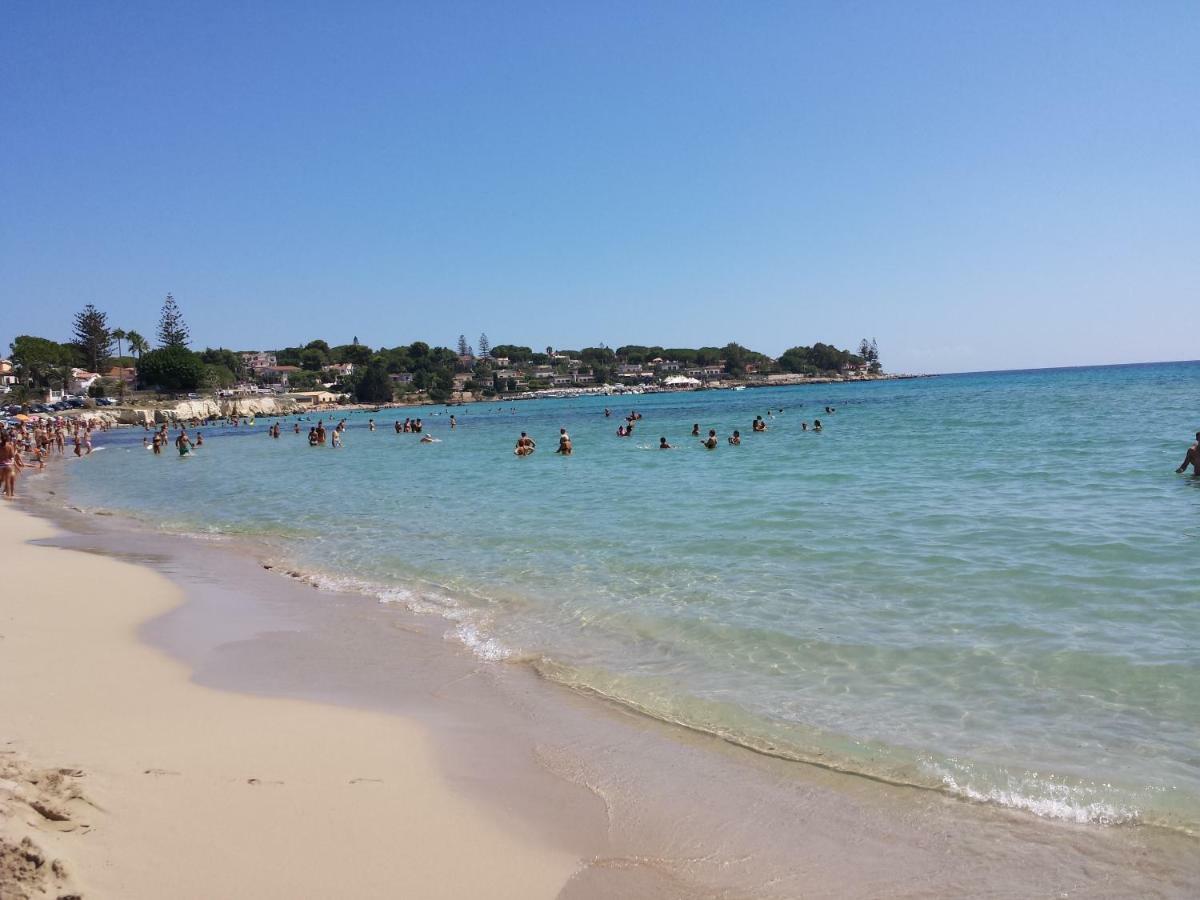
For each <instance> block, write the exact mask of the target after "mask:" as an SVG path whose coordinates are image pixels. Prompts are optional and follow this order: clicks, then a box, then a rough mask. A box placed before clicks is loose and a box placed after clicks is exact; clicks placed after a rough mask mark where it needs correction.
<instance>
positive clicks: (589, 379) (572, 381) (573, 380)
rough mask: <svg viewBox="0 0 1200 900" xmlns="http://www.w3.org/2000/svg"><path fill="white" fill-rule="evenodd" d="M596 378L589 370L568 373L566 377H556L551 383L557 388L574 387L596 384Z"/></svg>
mask: <svg viewBox="0 0 1200 900" xmlns="http://www.w3.org/2000/svg"><path fill="white" fill-rule="evenodd" d="M595 381H596V377H595V376H594V375H593V374H592V372H591V370H590V369H589V370H588V371H586V372H568V373H566V374H565V375H555V376H553V377H552V378H551V379H550V383H551V384H552V385H554V386H555V387H572V386H573V385H577V384H594V383H595Z"/></svg>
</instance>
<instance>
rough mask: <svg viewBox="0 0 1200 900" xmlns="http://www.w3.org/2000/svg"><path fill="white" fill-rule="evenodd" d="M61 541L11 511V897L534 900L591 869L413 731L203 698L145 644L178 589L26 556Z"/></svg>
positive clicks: (1, 813)
mask: <svg viewBox="0 0 1200 900" xmlns="http://www.w3.org/2000/svg"><path fill="white" fill-rule="evenodd" d="M52 535H53V529H52V528H51V527H50V526H49V525H48V524H47V523H45V522H43V521H41V520H39V519H35V518H33V517H32V516H29V515H27V514H24V513H22V512H20V511H19V510H18V509H16V508H13V507H12V506H10V505H9V504H4V506H3V507H0V559H2V560H3V567H4V581H3V587H2V588H0V685H3V689H2V690H0V838H3V842H4V845H5V846H4V849H3V850H2V851H0V872H5V873H7V875H6V874H0V896H3V897H5V898H8V897H9V896H10V895H11V896H13V897H19V896H21V893H20V892H19V891H20V890H21V889H19V888H17V887H15V884H16V882H15V881H14V880H13V879H15V878H20V879H21V880H22V882H21V883H23V884H25V885H26V887H25V888H24V890H25V891H26V892H27V893H28V895H29V896H32V897H41V896H47V897H62V896H69V895H71V894H72V893H73V892H75V891H79V892H81V893H82V894H83V896H85V897H87V898H92V897H113V898H116V897H120V898H129V900H137V898H156V900H158V898H163V897H173V898H190V897H196V898H201V897H203V898H212V897H223V898H234V897H255V898H269V897H288V898H295V897H414V898H437V897H491V898H500V897H520V898H536V897H552V896H555V895H556V894H557V893H558V892H559V890H560V889H561V888H562V886H563V885H564V884H565V882H566V881H567V880H568V878H569V877H570V876H571V874H572V872H574V871H575V870H576V869H577V867H578V862H579V861H578V860H577V859H576V858H575V857H574V856H572V855H571V854H570V853H567V852H565V851H561V850H556V849H552V848H550V847H547V846H545V845H544V842H542V841H539V840H538V839H536V838H535V837H534V836H533V835H532V834H530V833H529V832H528V831H526V830H525V829H524V828H523V827H522V826H521V824H520V823H519V821H518V820H516V819H508V818H505V817H504V814H503V813H502V812H497V811H496V810H495V809H494V808H492V807H490V806H489V807H487V808H485V807H483V806H481V805H479V804H477V803H475V802H473V801H472V800H471V799H470V798H468V797H465V796H463V795H461V794H460V793H458V792H456V791H455V790H453V789H452V788H451V787H450V786H449V785H448V784H447V782H446V780H445V779H444V777H443V776H442V775H441V774H440V772H439V768H438V765H437V759H436V757H435V749H434V744H433V743H432V741H431V739H430V737H429V735H428V733H427V732H426V731H425V730H424V729H423V727H421V726H419V725H417V724H415V723H413V722H410V721H409V720H407V719H404V718H400V717H397V716H391V715H384V714H378V713H372V712H365V711H359V710H352V709H345V708H340V707H333V706H325V705H320V704H316V703H307V702H303V701H295V700H285V699H269V698H260V697H251V696H245V695H241V694H234V693H226V692H221V691H215V690H211V689H208V688H204V687H201V686H198V685H196V684H194V683H192V682H191V681H190V680H189V672H188V670H187V668H186V667H184V666H183V665H181V664H179V663H177V662H175V661H173V660H171V659H169V658H167V657H166V656H164V655H163V654H161V653H160V652H158V651H156V650H154V649H152V648H150V647H148V646H146V645H145V644H143V643H141V642H140V641H139V640H138V638H137V636H136V629H137V627H138V625H140V624H141V623H142V622H144V621H146V620H147V619H149V618H151V617H153V616H156V615H159V614H161V613H163V612H164V611H166V610H168V609H170V608H172V607H173V606H175V605H177V604H179V603H181V602H182V599H183V598H182V595H181V592H180V591H179V590H178V589H177V588H176V587H175V586H174V585H172V584H171V583H170V582H168V581H166V580H165V579H164V578H163V577H161V576H160V575H158V574H156V573H154V572H152V571H150V570H148V569H144V568H140V567H137V566H133V565H130V564H127V563H124V562H120V561H117V560H114V559H110V558H108V557H104V556H99V555H94V554H86V553H80V552H76V551H71V550H65V549H61V548H57V547H50V546H36V545H30V544H28V543H26V542H27V541H30V540H37V539H44V538H48V537H51V536H52ZM22 841H24V844H22ZM56 861H57V862H56ZM5 878H8V879H9V880H8V882H7V883H6V882H5V880H4V879H5Z"/></svg>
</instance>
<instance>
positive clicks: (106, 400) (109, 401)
mask: <svg viewBox="0 0 1200 900" xmlns="http://www.w3.org/2000/svg"><path fill="white" fill-rule="evenodd" d="M96 405H97V406H116V405H117V401H116V400H114V399H113V398H112V397H97V398H96Z"/></svg>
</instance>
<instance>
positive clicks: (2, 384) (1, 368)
mask: <svg viewBox="0 0 1200 900" xmlns="http://www.w3.org/2000/svg"><path fill="white" fill-rule="evenodd" d="M16 383H17V376H16V375H15V374H14V372H13V364H12V360H11V359H0V394H7V393H8V392H9V391H10V390H12V386H13V385H14V384H16Z"/></svg>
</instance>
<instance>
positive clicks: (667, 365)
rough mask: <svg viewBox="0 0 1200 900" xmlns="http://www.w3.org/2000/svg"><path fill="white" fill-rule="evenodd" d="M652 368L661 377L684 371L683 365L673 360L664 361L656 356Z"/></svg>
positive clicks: (652, 361)
mask: <svg viewBox="0 0 1200 900" xmlns="http://www.w3.org/2000/svg"><path fill="white" fill-rule="evenodd" d="M650 367H651V368H652V369H654V371H656V372H658V374H659V375H671V374H674V373H676V372H682V371H683V363H681V362H676V361H675V360H673V359H663V358H662V357H661V356H656V357H655V358H654V359H653V360H651V361H650Z"/></svg>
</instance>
